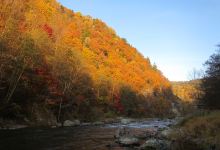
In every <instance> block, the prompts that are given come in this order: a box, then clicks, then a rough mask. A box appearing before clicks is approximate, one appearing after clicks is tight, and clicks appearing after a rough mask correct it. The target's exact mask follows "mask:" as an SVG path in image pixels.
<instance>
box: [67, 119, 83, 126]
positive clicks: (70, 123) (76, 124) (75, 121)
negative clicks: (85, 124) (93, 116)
mask: <svg viewBox="0 0 220 150" xmlns="http://www.w3.org/2000/svg"><path fill="white" fill-rule="evenodd" d="M78 125H80V121H79V120H74V121H70V120H66V121H64V123H63V126H64V127H71V126H78Z"/></svg>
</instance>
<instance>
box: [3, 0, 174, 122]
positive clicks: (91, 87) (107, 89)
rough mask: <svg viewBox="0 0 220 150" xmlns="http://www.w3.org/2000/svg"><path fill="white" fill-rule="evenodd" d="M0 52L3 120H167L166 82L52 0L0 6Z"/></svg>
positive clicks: (122, 43) (95, 22)
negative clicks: (157, 117)
mask: <svg viewBox="0 0 220 150" xmlns="http://www.w3.org/2000/svg"><path fill="white" fill-rule="evenodd" d="M0 53H1V55H0V62H1V66H0V98H1V103H2V104H1V108H0V111H1V116H3V117H6V116H7V117H21V118H22V117H23V116H26V117H29V118H35V119H37V118H39V117H38V116H39V115H41V114H45V113H46V114H48V115H49V116H51V115H52V116H56V117H57V119H58V121H59V120H60V118H65V117H73V118H74V117H80V118H84V119H93V118H92V117H91V116H89V115H93V116H100V115H102V114H103V112H104V114H106V115H107V116H111V115H112V114H115V113H119V114H124V115H128V116H132V115H133V116H134V115H153V114H157V115H167V114H170V113H171V102H172V101H171V100H170V99H172V98H173V97H172V91H171V85H170V82H169V81H168V80H167V79H166V78H165V77H164V76H163V75H162V73H161V72H160V71H159V70H158V69H157V68H156V67H155V66H153V65H152V64H151V62H150V60H149V58H144V56H142V55H141V54H140V53H139V52H138V51H137V50H136V49H135V48H134V47H132V46H131V45H130V44H129V43H127V41H126V40H124V39H122V38H120V37H119V36H118V35H117V34H116V33H115V31H114V30H113V29H112V28H110V27H108V26H107V25H106V24H105V23H104V22H102V21H101V20H99V19H93V18H91V17H90V16H83V15H82V14H81V13H80V12H73V11H72V10H69V9H67V8H65V7H63V6H62V5H60V4H59V3H57V2H56V0H3V1H2V2H1V3H0ZM39 108H40V109H39ZM88 114H89V115H88ZM42 116H45V115H41V117H42Z"/></svg>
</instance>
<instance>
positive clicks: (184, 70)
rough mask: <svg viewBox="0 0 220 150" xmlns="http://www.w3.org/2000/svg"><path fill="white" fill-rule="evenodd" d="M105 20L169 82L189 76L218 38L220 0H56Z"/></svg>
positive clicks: (214, 46)
mask: <svg viewBox="0 0 220 150" xmlns="http://www.w3.org/2000/svg"><path fill="white" fill-rule="evenodd" d="M58 1H59V2H60V3H61V4H63V5H64V6H66V7H68V8H70V9H72V10H74V11H75V12H77V11H80V12H81V13H82V14H83V15H90V16H92V17H94V18H99V19H101V20H103V21H104V22H106V23H107V24H108V25H109V26H110V27H112V28H113V29H115V31H116V32H117V34H118V35H119V36H120V37H123V38H126V39H127V41H128V42H129V43H130V44H131V45H133V46H134V47H136V48H137V49H138V51H140V52H141V53H142V54H143V55H144V56H145V57H149V58H150V60H151V62H152V63H154V62H155V63H156V64H157V66H158V68H159V69H160V70H161V71H162V72H163V74H164V75H165V76H166V77H167V78H168V79H169V80H171V81H177V80H187V79H188V73H189V72H190V71H191V70H192V69H193V68H196V69H200V68H202V67H203V63H204V62H205V61H206V60H207V59H208V58H209V56H210V55H211V54H212V53H214V52H215V50H216V45H217V44H219V43H220V0H58Z"/></svg>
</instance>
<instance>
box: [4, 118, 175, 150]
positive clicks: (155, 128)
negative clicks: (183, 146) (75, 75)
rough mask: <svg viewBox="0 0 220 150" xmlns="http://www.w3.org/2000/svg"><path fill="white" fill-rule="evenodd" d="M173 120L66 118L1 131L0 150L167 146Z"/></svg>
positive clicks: (110, 149)
mask: <svg viewBox="0 0 220 150" xmlns="http://www.w3.org/2000/svg"><path fill="white" fill-rule="evenodd" d="M176 122H177V120H176V119H163V120H162V119H143V120H135V119H125V118H121V119H120V120H119V121H117V122H114V123H105V122H95V123H79V122H78V121H72V122H71V121H67V122H66V124H65V125H66V126H68V127H54V128H24V129H18V130H0V149H7V150H20V149H21V150H30V149H31V150H133V149H138V150H139V149H140V150H141V149H155V150H157V149H158V150H160V149H164V150H166V149H170V144H171V142H172V141H171V140H170V139H169V138H168V137H169V136H168V135H169V133H170V127H171V126H172V125H174V124H175V123H176Z"/></svg>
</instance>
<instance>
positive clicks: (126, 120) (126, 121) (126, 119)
mask: <svg viewBox="0 0 220 150" xmlns="http://www.w3.org/2000/svg"><path fill="white" fill-rule="evenodd" d="M132 121H133V120H132V119H129V118H122V119H121V123H122V124H129V123H131V122H132Z"/></svg>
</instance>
